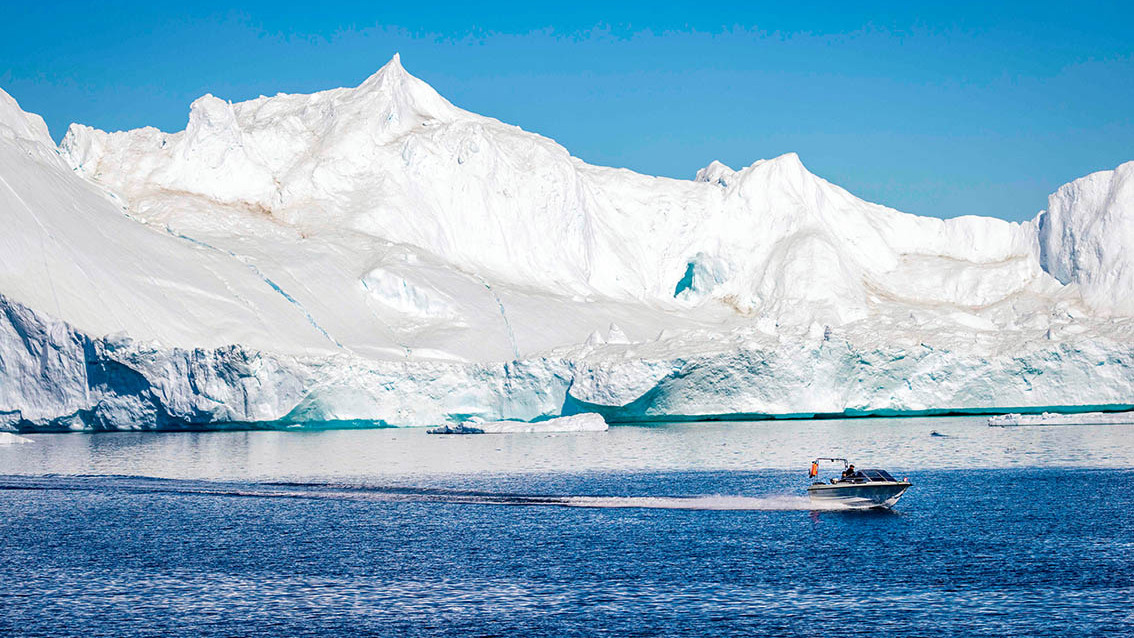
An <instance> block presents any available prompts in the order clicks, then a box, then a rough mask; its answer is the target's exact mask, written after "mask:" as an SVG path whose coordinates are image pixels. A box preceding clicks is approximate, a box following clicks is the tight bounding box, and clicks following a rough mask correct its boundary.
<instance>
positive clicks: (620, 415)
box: [0, 56, 1134, 431]
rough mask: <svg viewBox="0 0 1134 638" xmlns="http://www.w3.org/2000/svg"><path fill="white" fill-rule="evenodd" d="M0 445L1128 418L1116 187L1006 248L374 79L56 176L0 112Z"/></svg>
mask: <svg viewBox="0 0 1134 638" xmlns="http://www.w3.org/2000/svg"><path fill="white" fill-rule="evenodd" d="M0 224H2V228H3V231H4V232H3V233H0V309H2V310H3V312H2V313H0V429H7V430H12V431H36V430H59V429H121V428H181V427H195V428H200V427H249V426H251V427H282V426H290V425H295V424H331V425H335V424H344V423H361V424H388V425H399V426H401V425H437V424H441V423H459V422H461V421H464V420H468V419H472V418H477V419H482V420H485V421H498V420H509V419H519V420H525V421H532V420H544V419H547V418H550V417H556V416H561V415H569V414H573V413H577V412H599V413H601V414H602V415H603V416H604V417H605V418H607V419H608V420H610V421H612V422H617V421H619V420H649V419H659V418H675V417H676V418H699V417H710V416H712V417H728V416H734V417H738V416H749V417H751V416H775V415H780V416H786V415H808V414H870V413H881V414H895V413H909V412H923V411H955V410H971V411H997V410H1019V409H1030V408H1035V409H1041V408H1045V407H1051V406H1068V407H1070V406H1083V407H1089V406H1093V407H1096V408H1098V407H1104V408H1105V407H1118V408H1120V407H1124V406H1125V407H1129V406H1130V405H1131V404H1134V367H1132V361H1134V318H1132V316H1134V263H1132V260H1134V257H1132V255H1134V162H1132V163H1126V164H1123V165H1121V166H1119V167H1117V168H1116V169H1114V170H1111V171H1103V172H1100V173H1094V174H1091V175H1088V176H1086V177H1083V178H1081V179H1078V180H1075V181H1074V182H1071V183H1070V184H1067V185H1065V186H1063V187H1062V188H1060V189H1059V190H1058V191H1057V192H1056V193H1054V194H1053V195H1052V196H1051V197H1050V200H1049V206H1048V209H1047V210H1045V211H1043V212H1040V213H1039V214H1038V215H1037V217H1036V218H1035V219H1034V220H1032V221H1029V222H1025V223H1022V224H1018V223H1009V222H1005V221H1002V220H998V219H992V218H980V217H972V216H967V217H958V218H954V219H947V220H940V219H934V218H925V217H918V216H915V215H909V214H905V213H901V212H899V211H896V210H893V209H890V208H887V207H884V206H880V205H877V204H872V203H869V202H866V201H863V200H861V199H859V198H857V197H855V196H854V195H852V194H850V193H849V192H847V191H846V190H844V189H842V188H839V187H838V186H835V185H833V184H831V183H829V182H827V181H825V180H823V179H821V178H819V177H817V176H815V175H813V174H812V173H810V172H809V171H808V170H807V169H806V168H805V167H804V165H803V164H802V162H801V161H800V159H799V158H798V157H797V156H796V155H794V154H788V155H783V156H780V157H776V158H772V159H768V160H761V161H758V162H755V163H754V164H752V165H751V166H748V167H745V168H742V169H739V170H734V169H732V168H730V167H727V166H725V165H723V164H721V163H719V162H714V163H712V164H711V165H709V166H708V167H706V168H704V169H702V170H701V171H699V172H698V173H697V175H696V177H695V178H694V179H692V180H677V179H668V178H659V177H651V176H646V175H640V174H637V173H634V172H631V171H628V170H623V169H613V168H605V167H599V166H591V165H588V164H586V163H584V162H582V161H580V160H578V159H577V158H574V157H572V156H571V155H570V154H569V153H568V151H567V150H566V149H564V148H563V147H561V146H559V145H558V144H556V143H555V142H554V141H552V140H550V139H547V138H545V137H542V136H539V135H536V134H533V133H529V132H526V131H523V130H521V129H519V128H518V127H515V126H510V125H507V124H504V123H501V122H499V121H497V120H494V119H491V118H488V117H484V116H480V115H476V114H473V113H470V112H467V111H464V110H462V109H460V108H458V107H456V106H454V105H453V104H451V103H450V102H448V101H447V100H445V99H444V98H443V97H442V96H440V95H439V94H438V93H437V92H436V91H434V90H433V89H432V88H431V87H430V86H429V85H427V84H426V83H424V82H422V81H421V80H419V79H417V78H415V77H413V76H412V75H410V74H409V73H408V72H406V71H405V69H404V68H403V67H402V65H401V62H400V60H399V59H398V58H397V57H396V56H395V58H394V59H393V60H391V61H390V62H389V63H388V64H387V65H385V66H384V67H383V68H382V69H381V70H379V71H378V72H377V73H376V74H375V75H373V76H372V77H370V78H368V79H367V80H365V81H364V82H363V83H362V84H360V85H359V86H358V87H355V88H348V89H333V90H330V91H324V92H321V93H315V94H312V95H285V94H280V95H276V96H272V97H261V98H258V99H255V100H251V101H247V102H242V103H237V104H231V103H229V102H226V101H224V100H221V99H219V98H216V97H213V96H208V95H207V96H205V97H202V98H200V99H198V100H197V101H195V102H194V103H193V104H192V106H191V109H190V114H189V122H188V125H187V127H186V129H185V130H184V131H180V132H175V133H166V132H163V131H159V130H157V129H153V128H143V129H138V130H133V131H125V132H114V133H107V132H103V131H99V130H96V129H92V128H90V127H86V126H81V125H72V127H71V129H70V130H69V131H68V132H67V135H66V136H65V138H64V139H63V142H62V143H61V144H60V145H59V146H58V147H56V146H55V145H54V143H53V142H52V140H51V138H50V137H49V135H48V132H47V129H46V126H45V125H44V124H43V121H42V120H41V119H40V118H39V117H38V116H35V115H33V114H29V113H25V112H24V111H22V110H21V109H20V108H19V106H18V105H17V104H16V102H15V101H14V100H13V99H12V98H11V97H10V96H8V95H7V94H6V93H3V92H2V91H0Z"/></svg>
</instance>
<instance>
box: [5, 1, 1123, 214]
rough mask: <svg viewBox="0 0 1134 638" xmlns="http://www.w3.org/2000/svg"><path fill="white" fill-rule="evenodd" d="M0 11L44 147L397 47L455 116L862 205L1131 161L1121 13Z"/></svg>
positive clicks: (274, 87) (612, 155) (17, 7)
mask: <svg viewBox="0 0 1134 638" xmlns="http://www.w3.org/2000/svg"><path fill="white" fill-rule="evenodd" d="M4 4H5V5H6V6H5V7H4V8H3V11H2V13H3V19H2V20H0V87H2V88H3V89H4V90H6V91H8V92H9V93H10V94H12V95H13V96H14V97H15V98H16V99H17V100H19V101H20V104H21V106H23V107H24V108H25V109H26V110H29V111H33V112H36V113H39V114H41V115H43V116H44V118H45V119H46V120H47V123H48V125H49V127H50V128H51V132H52V134H53V135H54V136H55V137H56V139H59V138H60V137H61V136H62V134H63V133H64V131H65V130H66V127H67V125H68V124H69V123H70V122H72V121H77V122H82V123H85V124H90V125H92V126H96V127H99V128H103V129H109V130H115V129H125V128H135V127H138V126H144V125H152V126H157V127H158V128H161V129H164V130H170V131H173V130H180V129H182V128H184V126H185V123H186V119H187V116H188V107H189V103H190V102H191V101H192V100H193V99H195V98H196V97H198V96H200V95H202V94H204V93H206V92H209V93H213V94H214V95H218V96H220V97H223V98H226V99H230V100H233V101H238V100H243V99H248V98H253V97H256V96H257V95H260V94H266V95H271V94H274V93H276V92H280V91H284V92H311V91H316V90H321V89H326V88H332V87H337V86H353V85H356V84H358V83H359V82H361V81H362V80H363V79H364V78H366V77H367V76H368V75H370V74H371V73H373V72H374V71H375V70H377V69H378V68H379V67H380V66H381V65H382V64H384V63H385V62H386V61H387V60H388V59H389V58H390V57H391V56H392V55H393V54H394V52H397V51H400V52H401V54H402V61H403V63H404V64H405V66H406V68H407V69H408V70H409V71H410V72H411V73H413V74H415V75H417V76H418V77H421V78H422V79H424V80H426V81H427V82H429V83H430V84H432V85H433V86H434V87H435V88H436V89H437V90H438V91H440V92H441V93H442V94H443V95H445V96H446V97H447V98H449V99H450V100H452V101H453V102H454V103H456V104H457V105H458V106H461V107H463V108H466V109H469V110H472V111H476V112H478V113H482V114H485V115H490V116H493V117H496V118H499V119H501V120H504V121H506V122H510V123H513V124H518V125H520V126H522V127H524V128H525V129H528V130H531V131H536V132H538V133H541V134H544V135H547V136H549V137H552V138H554V139H556V140H557V141H559V142H560V143H562V144H563V145H564V146H566V147H567V148H568V149H569V150H570V151H571V152H572V153H573V154H574V155H576V156H578V157H581V158H583V159H584V160H586V161H588V162H592V163H596V164H604V165H612V166H624V167H627V168H631V169H634V170H637V171H641V172H645V173H650V174H655V175H667V176H672V177H683V178H688V177H691V176H692V175H693V174H694V173H695V172H696V170H697V169H698V168H700V167H701V166H704V165H706V164H708V163H709V162H710V161H712V160H713V159H719V160H721V161H723V162H725V163H726V164H729V165H731V166H733V167H734V168H738V167H741V166H744V165H747V164H750V163H752V162H753V161H755V160H757V159H761V158H767V157H773V156H776V155H779V154H781V153H785V152H788V151H795V152H798V153H799V154H800V157H801V158H802V159H803V162H804V164H806V165H807V166H808V168H810V169H811V171H812V172H814V173H816V174H818V175H820V176H822V177H825V178H827V179H829V180H831V181H833V182H835V183H837V184H839V185H841V186H843V187H845V188H847V189H849V190H850V191H851V192H853V193H855V194H856V195H859V196H860V197H863V198H866V199H869V200H871V201H876V202H880V203H883V204H887V205H890V206H894V207H895V208H899V209H901V210H905V211H909V212H914V213H919V214H926V215H936V216H940V217H951V216H955V215H962V214H983V215H995V216H998V217H1004V218H1006V219H1011V220H1021V219H1026V218H1030V217H1031V216H1032V215H1034V214H1035V213H1036V212H1037V211H1038V210H1040V209H1041V208H1043V207H1044V206H1045V205H1046V198H1047V195H1048V194H1049V193H1050V192H1051V191H1053V190H1054V189H1055V188H1057V187H1058V186H1059V185H1061V184H1063V183H1065V182H1067V181H1070V180H1071V179H1074V178H1076V177H1079V176H1082V175H1085V174H1087V173H1090V172H1092V171H1097V170H1103V169H1108V168H1113V167H1114V166H1116V165H1118V164H1120V163H1122V162H1124V161H1128V160H1134V5H1131V4H1130V3H1119V2H1107V3H1100V2H1092V1H1090V0H1087V1H1080V2H1076V3H1074V4H1071V3H1067V2H1061V3H1054V2H1052V3H1045V2H1028V3H1019V4H1016V3H999V4H997V3H985V2H966V1H964V0H957V1H954V2H932V3H917V2H873V3H872V2H861V3H847V2H810V3H809V2H796V3H760V2H756V3H747V4H746V3H700V4H695V3H686V4H684V5H683V6H676V5H675V6H673V7H670V6H659V5H658V3H652V2H622V3H610V2H602V3H591V2H573V3H569V4H568V3H562V4H560V5H558V6H557V7H555V8H547V7H543V6H540V5H539V4H538V3H530V2H523V3H519V2H498V3H492V4H476V3H445V2H432V3H382V4H378V3H370V2H339V3H335V2H321V3H319V2H314V3H313V2H305V3H295V4H290V3H285V2H272V3H268V2H244V3H239V4H238V5H236V6H235V8H234V6H233V5H232V4H231V3H227V4H222V3H212V2H195V3H176V4H177V5H179V6H165V5H166V4H167V3H152V2H147V3H137V2H116V1H114V0H107V1H106V2H102V3H99V4H98V5H97V6H98V9H97V10H94V11H92V9H91V8H90V7H91V5H89V4H88V3H79V2H52V3H40V4H39V5H31V4H27V3H19V4H16V3H10V2H7V0H4ZM171 4H173V3H171ZM789 5H790V6H789ZM849 5H855V6H853V7H850V8H848V7H849Z"/></svg>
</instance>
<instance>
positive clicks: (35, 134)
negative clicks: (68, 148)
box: [0, 89, 59, 162]
mask: <svg viewBox="0 0 1134 638" xmlns="http://www.w3.org/2000/svg"><path fill="white" fill-rule="evenodd" d="M0 142H7V143H9V144H12V145H14V146H17V147H19V148H21V149H22V150H23V151H24V152H26V153H30V154H33V155H36V156H38V157H40V158H51V161H53V162H58V161H59V160H58V154H57V153H56V151H55V148H54V146H55V142H53V141H52V140H51V134H50V133H49V132H48V130H47V124H46V123H45V122H44V121H43V118H42V117H40V116H38V115H36V114H35V113H28V112H26V111H24V110H23V109H21V108H20V105H19V104H18V103H17V102H16V99H15V98H13V97H12V96H11V95H8V93H7V92H5V91H4V90H3V89H0Z"/></svg>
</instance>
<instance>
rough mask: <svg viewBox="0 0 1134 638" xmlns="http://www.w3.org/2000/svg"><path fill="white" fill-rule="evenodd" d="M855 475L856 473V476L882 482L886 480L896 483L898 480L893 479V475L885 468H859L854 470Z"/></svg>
mask: <svg viewBox="0 0 1134 638" xmlns="http://www.w3.org/2000/svg"><path fill="white" fill-rule="evenodd" d="M855 475H856V477H857V476H859V475H861V476H862V477H863V478H866V479H869V480H871V481H883V482H886V483H897V482H898V480H897V479H895V478H894V477H893V476H890V473H889V472H887V471H886V470H861V471H858V472H855Z"/></svg>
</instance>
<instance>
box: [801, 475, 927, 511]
mask: <svg viewBox="0 0 1134 638" xmlns="http://www.w3.org/2000/svg"><path fill="white" fill-rule="evenodd" d="M909 487H910V484H909V483H908V482H906V481H900V482H897V483H889V482H887V483H880V482H870V483H854V484H848V483H834V484H827V483H818V484H815V485H812V486H811V487H809V488H807V495H808V496H810V497H811V502H812V503H815V504H823V505H830V504H839V505H842V506H845V507H850V508H855V509H889V508H891V507H893V506H894V504H895V503H897V502H898V499H900V498H902V494H905V492H906V490H907V489H909Z"/></svg>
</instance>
